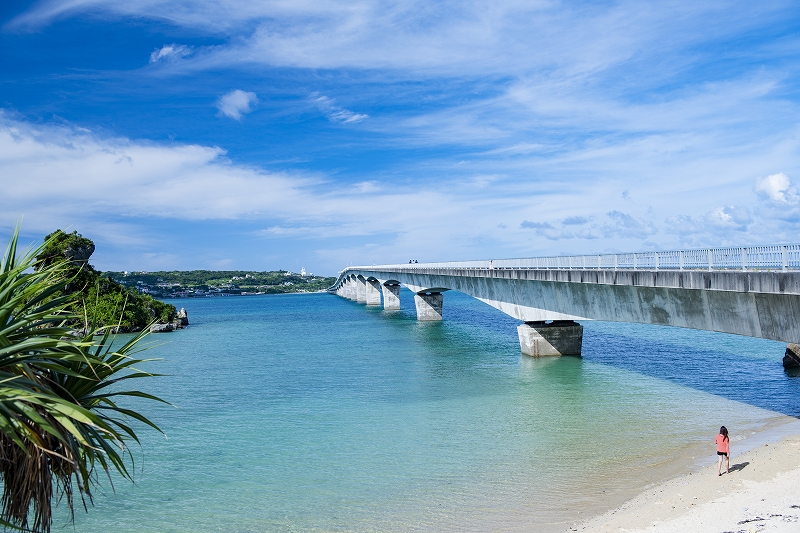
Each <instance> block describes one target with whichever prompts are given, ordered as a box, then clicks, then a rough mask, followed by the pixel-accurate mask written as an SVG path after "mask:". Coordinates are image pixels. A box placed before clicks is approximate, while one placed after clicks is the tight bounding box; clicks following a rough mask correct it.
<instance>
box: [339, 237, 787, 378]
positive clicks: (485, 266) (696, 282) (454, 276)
mask: <svg viewBox="0 0 800 533" xmlns="http://www.w3.org/2000/svg"><path fill="white" fill-rule="evenodd" d="M401 285H405V286H406V287H407V288H408V289H410V290H411V291H412V292H414V303H415V306H416V313H417V319H418V320H422V321H434V320H441V319H442V309H443V307H444V293H445V292H446V291H448V290H455V291H459V292H463V293H465V294H468V295H470V296H473V297H475V298H477V299H479V300H481V301H483V302H485V303H487V304H489V305H491V306H492V307H495V308H497V309H499V310H500V311H502V312H504V313H506V314H508V315H510V316H512V317H514V318H516V319H518V320H520V321H521V322H522V323H521V324H520V325H519V327H518V328H517V332H518V334H519V341H520V348H521V351H522V353H523V354H526V355H531V356H535V357H538V356H545V355H580V353H581V343H582V339H583V326H581V325H580V322H581V321H586V320H604V321H611V322H635V323H642V324H661V325H667V326H677V327H684V328H693V329H702V330H708V331H719V332H724V333H733V334H736V335H746V336H750V337H760V338H764V339H772V340H777V341H782V342H786V343H790V344H789V345H788V346H787V350H786V354H785V356H784V366H786V367H790V366H800V346H798V345H797V344H794V343H798V342H800V244H788V245H768V246H748V247H735V248H709V249H701V250H676V251H666V252H645V253H627V254H603V255H582V256H557V257H534V258H523V259H501V260H497V259H493V260H485V261H463V262H444V263H409V264H396V265H372V266H354V267H348V268H346V269H344V270H342V271H341V272H340V273H339V276H338V278H337V279H336V282H335V283H334V284H333V285H332V286H331V287H330V288H329V289H328V291H329V292H331V293H335V294H338V295H339V296H342V297H344V298H348V299H350V300H353V301H356V302H359V303H363V304H366V305H374V306H380V305H383V308H384V309H386V310H393V309H400V287H401Z"/></svg>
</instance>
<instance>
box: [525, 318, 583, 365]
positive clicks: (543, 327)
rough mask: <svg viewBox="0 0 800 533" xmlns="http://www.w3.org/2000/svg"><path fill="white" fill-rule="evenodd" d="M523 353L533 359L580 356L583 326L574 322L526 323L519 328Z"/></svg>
mask: <svg viewBox="0 0 800 533" xmlns="http://www.w3.org/2000/svg"><path fill="white" fill-rule="evenodd" d="M517 334H518V335H519V346H520V348H521V349H522V353H524V354H525V355H530V356H532V357H541V356H547V355H580V354H581V343H582V342H583V326H581V325H580V324H578V323H577V322H574V321H572V320H554V321H553V322H550V323H545V322H525V323H524V324H520V325H519V326H518V327H517Z"/></svg>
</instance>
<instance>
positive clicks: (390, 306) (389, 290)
mask: <svg viewBox="0 0 800 533" xmlns="http://www.w3.org/2000/svg"><path fill="white" fill-rule="evenodd" d="M381 291H382V292H383V308H384V309H385V310H386V311H391V310H394V309H400V285H386V284H384V285H381Z"/></svg>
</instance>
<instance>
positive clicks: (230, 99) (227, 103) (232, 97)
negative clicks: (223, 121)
mask: <svg viewBox="0 0 800 533" xmlns="http://www.w3.org/2000/svg"><path fill="white" fill-rule="evenodd" d="M257 104H258V97H257V96H256V93H250V92H245V91H242V90H239V89H234V90H233V91H231V92H229V93H227V94H225V95H223V96H221V97H220V98H219V100H217V109H219V112H220V114H221V115H224V116H226V117H230V118H232V119H234V120H242V115H244V114H246V113H250V112H252V111H253V110H254V109H255V108H256V105H257Z"/></svg>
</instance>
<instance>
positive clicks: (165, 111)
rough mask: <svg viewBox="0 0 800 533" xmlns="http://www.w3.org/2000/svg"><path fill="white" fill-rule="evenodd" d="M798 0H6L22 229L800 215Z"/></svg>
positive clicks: (384, 240) (537, 223)
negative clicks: (645, 0) (707, 0)
mask: <svg viewBox="0 0 800 533" xmlns="http://www.w3.org/2000/svg"><path fill="white" fill-rule="evenodd" d="M799 59H800V10H798V9H797V7H796V5H795V4H793V3H792V2H761V3H753V2H738V1H731V2H714V3H705V2H696V1H694V2H682V1H678V0H675V1H663V2H658V1H654V2H648V3H642V2H625V1H619V2H550V1H539V2H537V1H526V2H514V1H509V2H491V1H486V2H483V1H459V2H433V1H425V2H414V1H408V2H405V1H394V2H392V1H388V2H386V1H384V2H373V1H358V0H355V1H351V2H329V1H324V0H316V1H308V2H306V1H302V0H294V1H262V2H253V1H244V0H228V1H225V0H217V1H213V2H212V1H209V2H202V1H189V0H183V1H161V0H124V1H123V0H63V1H39V2H6V3H3V4H0V187H2V190H1V191H0V229H4V230H5V232H6V233H7V232H8V231H10V228H11V227H12V226H13V225H14V223H15V221H16V220H18V219H19V218H20V217H24V218H23V232H24V235H25V237H26V239H29V240H35V239H41V238H42V237H43V236H44V235H45V234H46V233H48V232H50V231H52V230H53V229H55V228H69V229H71V230H72V229H74V230H77V231H79V232H80V233H82V234H84V235H85V236H88V237H90V238H92V239H93V240H94V241H95V242H96V243H97V245H98V250H97V252H96V253H95V256H94V257H93V262H94V263H95V265H96V266H97V267H98V268H100V269H104V270H117V269H119V270H123V269H125V270H160V269H194V268H211V269H231V268H238V269H253V270H271V269H280V268H285V269H289V270H299V269H300V267H302V266H304V267H306V269H307V270H310V271H312V272H315V273H321V274H333V273H335V272H336V271H338V270H339V269H341V268H342V267H344V266H347V265H350V264H372V263H390V262H406V261H408V259H411V258H414V259H418V260H419V261H420V262H423V261H433V260H460V259H483V258H501V257H529V256H536V255H551V254H562V253H570V254H572V253H595V252H608V251H638V250H650V249H672V248H678V247H704V246H722V245H738V244H759V243H776V242H797V241H800V235H798V229H800V193H798V191H797V188H796V186H797V184H798V183H800V153H799V150H798V148H800V140H799V139H798V133H800V120H799V119H800V113H798V111H800V105H798V104H799V103H800V83H799V80H798V74H799V72H798V71H799V70H800V61H798V60H799Z"/></svg>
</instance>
